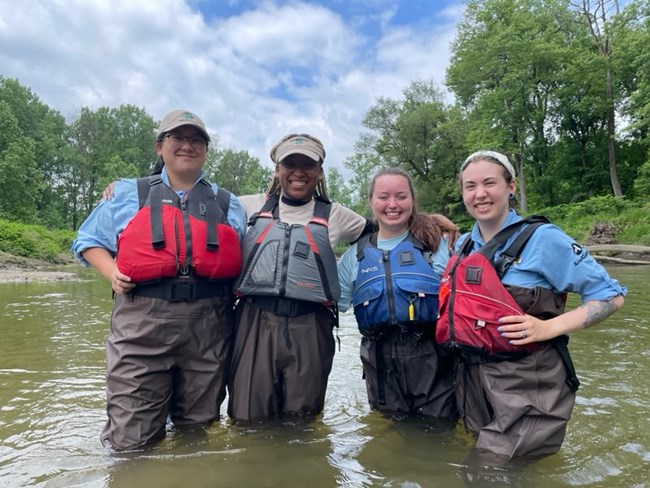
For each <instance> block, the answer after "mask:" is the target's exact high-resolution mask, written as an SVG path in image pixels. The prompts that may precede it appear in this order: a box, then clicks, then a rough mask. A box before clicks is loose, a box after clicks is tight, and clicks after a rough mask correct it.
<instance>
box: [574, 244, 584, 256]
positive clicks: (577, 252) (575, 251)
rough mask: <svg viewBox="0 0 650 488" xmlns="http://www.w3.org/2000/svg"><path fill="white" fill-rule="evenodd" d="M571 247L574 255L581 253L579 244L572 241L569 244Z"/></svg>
mask: <svg viewBox="0 0 650 488" xmlns="http://www.w3.org/2000/svg"><path fill="white" fill-rule="evenodd" d="M571 249H572V250H573V254H575V255H576V256H580V254H582V246H581V245H580V244H577V243H575V242H574V243H573V244H571Z"/></svg>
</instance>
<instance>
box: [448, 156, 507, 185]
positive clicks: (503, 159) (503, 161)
mask: <svg viewBox="0 0 650 488" xmlns="http://www.w3.org/2000/svg"><path fill="white" fill-rule="evenodd" d="M482 158H489V159H491V160H494V161H496V162H497V163H499V164H500V165H501V166H503V167H504V168H505V169H506V171H507V172H508V173H510V176H512V179H513V180H514V179H516V178H517V175H516V174H515V168H514V167H513V166H512V163H510V161H509V160H508V157H507V156H506V155H505V154H501V153H500V152H496V151H476V152H475V153H472V154H470V155H469V156H467V159H466V160H465V161H464V162H463V164H462V166H461V167H460V172H461V173H462V172H463V171H464V170H465V168H467V165H468V164H469V163H471V162H473V161H478V160H479V159H482Z"/></svg>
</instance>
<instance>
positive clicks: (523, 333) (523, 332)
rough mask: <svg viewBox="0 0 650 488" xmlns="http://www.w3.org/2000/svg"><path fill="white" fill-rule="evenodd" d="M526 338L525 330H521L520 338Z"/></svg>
mask: <svg viewBox="0 0 650 488" xmlns="http://www.w3.org/2000/svg"><path fill="white" fill-rule="evenodd" d="M526 337H528V332H526V331H525V330H522V331H521V338H522V339H525V338H526Z"/></svg>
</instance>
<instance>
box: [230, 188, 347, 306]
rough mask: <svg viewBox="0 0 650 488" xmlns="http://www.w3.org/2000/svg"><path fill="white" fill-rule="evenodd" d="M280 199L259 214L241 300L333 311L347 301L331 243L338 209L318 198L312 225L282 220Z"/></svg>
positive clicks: (239, 285) (248, 239)
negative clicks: (286, 300)
mask: <svg viewBox="0 0 650 488" xmlns="http://www.w3.org/2000/svg"><path fill="white" fill-rule="evenodd" d="M278 202H279V200H278V197H277V195H272V196H270V197H269V198H268V200H267V201H266V203H265V204H264V206H263V207H262V209H261V210H260V211H259V212H258V213H256V214H253V216H252V217H251V218H250V220H249V222H248V225H249V229H248V231H247V232H246V236H245V237H244V240H243V242H242V254H243V263H244V266H243V270H242V273H241V274H240V275H239V278H238V279H237V282H236V284H235V293H236V294H237V295H238V296H240V297H241V296H271V297H280V298H289V299H293V300H303V301H308V302H316V303H322V304H324V305H328V306H329V305H332V304H333V303H335V302H336V301H338V299H339V298H340V296H341V287H340V285H339V279H338V274H337V270H336V256H335V255H334V250H333V249H332V245H331V244H330V240H329V231H328V225H329V223H328V219H329V214H330V210H331V207H332V204H331V203H330V202H329V201H327V200H326V199H324V198H317V199H316V201H315V205H314V216H313V217H312V218H311V219H310V221H309V222H308V223H307V225H302V224H286V223H284V222H281V221H280V219H279V210H278Z"/></svg>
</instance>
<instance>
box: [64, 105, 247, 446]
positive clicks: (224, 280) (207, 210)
mask: <svg viewBox="0 0 650 488" xmlns="http://www.w3.org/2000/svg"><path fill="white" fill-rule="evenodd" d="M209 140H210V138H209V135H208V132H207V130H206V127H205V124H204V123H203V121H202V120H201V119H200V118H199V117H198V116H197V115H196V114H194V113H192V112H188V111H186V110H175V111H173V112H170V113H169V114H167V115H166V116H165V117H164V118H163V120H162V122H161V124H160V127H159V129H158V135H157V141H156V151H157V153H158V156H159V158H158V163H159V165H158V166H159V169H158V170H157V172H158V173H160V174H158V175H156V176H152V177H149V178H142V179H135V178H132V179H123V180H118V181H117V182H115V183H114V185H112V187H111V189H110V190H111V195H106V198H104V199H103V200H102V201H101V202H100V203H99V204H98V205H97V207H96V208H95V209H94V210H93V212H92V213H91V214H90V216H89V217H88V218H87V219H86V221H84V223H83V224H82V225H81V227H80V228H79V232H78V235H77V238H76V240H75V241H74V243H73V246H72V249H73V252H74V253H75V255H76V257H77V258H78V259H79V260H80V261H81V262H82V263H83V264H85V265H92V266H94V267H95V268H96V269H97V270H98V271H99V272H100V273H101V274H102V276H104V277H105V278H106V280H108V281H109V282H110V283H111V287H112V290H113V292H114V298H115V303H114V307H113V313H112V316H111V331H110V333H109V335H108V338H107V341H106V367H107V377H106V393H107V399H106V404H107V416H108V420H107V422H106V425H105V427H104V430H103V432H102V434H101V441H102V443H103V445H104V446H106V447H109V448H112V449H114V450H125V449H135V448H140V447H142V446H145V445H147V444H150V443H153V442H155V441H158V440H160V439H162V438H163V437H164V436H165V433H166V425H167V421H168V419H169V420H170V421H171V422H172V423H173V425H174V426H175V427H176V428H184V427H192V428H194V427H196V426H203V425H208V424H210V423H212V422H214V421H215V420H218V419H219V415H220V413H219V409H220V405H221V403H222V402H223V400H224V398H225V395H226V389H225V387H226V380H227V377H228V366H229V359H230V348H231V339H232V329H233V325H234V314H233V311H232V305H233V301H234V300H233V295H232V284H233V282H234V279H235V278H236V277H237V276H238V274H239V272H240V271H241V247H240V240H241V238H242V237H243V235H244V232H245V226H246V216H245V213H244V209H243V207H242V205H241V204H240V203H239V201H238V200H237V198H236V197H234V196H233V195H232V194H230V193H229V192H227V191H226V190H224V189H222V188H219V187H217V185H216V184H210V183H208V182H206V181H205V180H204V179H203V171H202V168H203V165H204V164H205V161H206V155H207V151H208V143H209Z"/></svg>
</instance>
